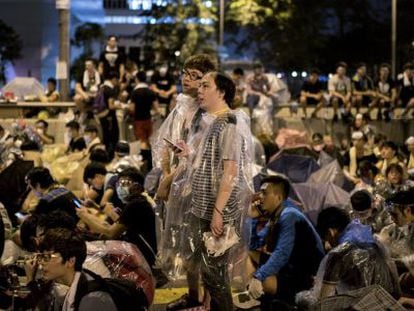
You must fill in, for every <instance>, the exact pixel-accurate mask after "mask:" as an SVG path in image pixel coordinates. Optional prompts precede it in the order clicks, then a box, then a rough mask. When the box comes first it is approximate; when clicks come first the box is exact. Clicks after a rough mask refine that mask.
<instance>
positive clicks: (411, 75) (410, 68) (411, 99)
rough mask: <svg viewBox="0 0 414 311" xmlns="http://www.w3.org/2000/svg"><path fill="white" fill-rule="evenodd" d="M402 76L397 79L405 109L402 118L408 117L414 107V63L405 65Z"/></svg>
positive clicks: (401, 102)
mask: <svg viewBox="0 0 414 311" xmlns="http://www.w3.org/2000/svg"><path fill="white" fill-rule="evenodd" d="M403 70H404V72H403V74H402V77H401V78H400V79H399V80H398V81H397V84H398V98H399V99H400V104H401V106H402V108H403V109H404V110H403V112H402V113H401V118H406V117H407V115H408V112H409V111H410V110H411V108H413V107H414V65H413V64H412V63H406V64H405V65H404V67H403Z"/></svg>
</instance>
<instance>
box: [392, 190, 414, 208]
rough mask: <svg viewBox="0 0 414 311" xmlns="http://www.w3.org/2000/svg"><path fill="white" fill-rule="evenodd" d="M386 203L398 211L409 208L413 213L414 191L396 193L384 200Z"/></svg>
mask: <svg viewBox="0 0 414 311" xmlns="http://www.w3.org/2000/svg"><path fill="white" fill-rule="evenodd" d="M386 203H387V204H392V205H391V206H392V207H393V208H398V209H399V210H400V211H403V210H404V209H406V208H407V207H409V208H410V209H411V213H414V189H412V188H411V189H409V190H403V191H399V192H396V193H394V194H393V195H391V196H390V197H389V198H388V199H387V200H386Z"/></svg>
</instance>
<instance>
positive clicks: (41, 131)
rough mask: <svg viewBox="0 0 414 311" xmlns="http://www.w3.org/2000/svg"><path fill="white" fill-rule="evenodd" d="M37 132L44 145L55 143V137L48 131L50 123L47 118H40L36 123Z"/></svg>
mask: <svg viewBox="0 0 414 311" xmlns="http://www.w3.org/2000/svg"><path fill="white" fill-rule="evenodd" d="M35 127H36V132H37V134H38V135H39V137H40V140H41V142H42V144H43V145H50V144H54V143H55V138H54V137H53V136H51V135H49V134H48V133H47V129H48V127H49V123H47V122H46V121H45V120H38V121H36V123H35Z"/></svg>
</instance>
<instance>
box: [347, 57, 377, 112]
mask: <svg viewBox="0 0 414 311" xmlns="http://www.w3.org/2000/svg"><path fill="white" fill-rule="evenodd" d="M351 84H352V104H353V106H354V107H355V108H356V110H357V112H359V108H360V107H361V106H368V112H367V114H366V116H367V118H368V119H369V118H370V117H369V113H370V112H371V110H372V109H373V107H374V105H373V104H374V101H375V99H376V93H375V91H374V82H373V81H372V79H371V78H370V77H369V76H368V75H367V65H366V64H365V63H359V64H358V65H357V71H356V73H355V75H354V76H353V77H352V80H351Z"/></svg>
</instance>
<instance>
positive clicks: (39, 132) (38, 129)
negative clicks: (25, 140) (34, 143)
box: [36, 128, 45, 135]
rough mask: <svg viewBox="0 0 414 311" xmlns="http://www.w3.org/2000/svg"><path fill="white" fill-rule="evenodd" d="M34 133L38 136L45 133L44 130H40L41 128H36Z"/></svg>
mask: <svg viewBox="0 0 414 311" xmlns="http://www.w3.org/2000/svg"><path fill="white" fill-rule="evenodd" d="M36 132H37V134H39V135H43V134H44V133H45V130H44V129H41V128H37V129H36Z"/></svg>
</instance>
